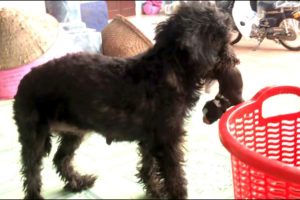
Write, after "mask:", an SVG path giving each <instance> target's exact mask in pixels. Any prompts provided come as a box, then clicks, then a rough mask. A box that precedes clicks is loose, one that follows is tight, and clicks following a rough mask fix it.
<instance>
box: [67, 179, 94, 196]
mask: <svg viewBox="0 0 300 200" xmlns="http://www.w3.org/2000/svg"><path fill="white" fill-rule="evenodd" d="M96 179H97V177H96V176H93V175H85V176H76V177H74V178H73V179H72V180H71V181H69V182H68V183H67V184H66V185H65V189H66V190H69V191H72V192H81V191H82V190H86V189H89V188H91V187H92V186H93V185H94V183H95V181H96Z"/></svg>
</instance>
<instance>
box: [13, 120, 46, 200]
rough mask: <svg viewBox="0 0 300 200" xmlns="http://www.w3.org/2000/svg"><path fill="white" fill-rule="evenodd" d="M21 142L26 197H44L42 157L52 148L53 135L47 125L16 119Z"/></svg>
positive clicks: (22, 171)
mask: <svg viewBox="0 0 300 200" xmlns="http://www.w3.org/2000/svg"><path fill="white" fill-rule="evenodd" d="M16 122H17V124H18V129H19V134H20V136H19V141H20V143H21V162H22V169H21V174H22V177H23V188H24V193H25V199H43V197H42V196H41V194H40V192H41V187H42V180H41V165H42V158H43V156H46V155H47V154H49V152H50V150H51V137H50V133H49V129H48V127H47V126H46V125H38V123H37V124H34V125H33V124H32V125H29V124H26V125H25V123H23V122H20V121H16Z"/></svg>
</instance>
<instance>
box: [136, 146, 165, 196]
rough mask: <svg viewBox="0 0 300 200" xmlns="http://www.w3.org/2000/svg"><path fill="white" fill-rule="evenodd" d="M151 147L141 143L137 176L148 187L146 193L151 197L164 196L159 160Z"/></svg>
mask: <svg viewBox="0 0 300 200" xmlns="http://www.w3.org/2000/svg"><path fill="white" fill-rule="evenodd" d="M150 151H151V149H150V148H149V146H147V144H145V143H143V142H140V143H139V154H140V157H141V160H140V163H139V168H138V171H139V173H138V174H137V177H138V178H139V179H140V183H143V184H144V186H145V189H146V195H147V197H149V198H162V197H163V195H164V190H163V189H164V188H163V186H164V185H163V183H162V182H161V181H162V179H161V177H160V174H159V169H158V166H157V161H156V159H155V157H154V156H153V154H152V153H151V152H150Z"/></svg>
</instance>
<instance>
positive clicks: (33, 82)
mask: <svg viewBox="0 0 300 200" xmlns="http://www.w3.org/2000/svg"><path fill="white" fill-rule="evenodd" d="M229 19H230V18H229V17H228V16H227V15H226V14H224V13H222V12H220V11H218V10H217V9H216V8H214V7H213V6H210V5H208V4H207V3H203V4H200V3H195V2H192V3H187V4H183V5H182V6H181V7H180V8H179V9H178V11H177V12H176V13H175V14H174V15H172V16H170V18H168V19H167V20H166V21H165V22H162V23H161V24H159V25H158V26H157V29H156V37H155V39H156V43H155V45H154V47H153V48H151V49H149V50H148V51H147V52H145V53H143V54H140V55H137V56H135V57H132V58H127V59H121V58H113V57H106V56H104V55H97V54H88V53H76V54H68V55H66V56H64V57H62V58H59V59H54V60H52V61H49V62H48V63H46V64H44V65H42V66H40V67H38V68H35V69H33V70H32V71H31V72H30V73H28V74H27V75H26V76H25V77H24V78H23V79H22V81H21V83H20V85H19V88H18V92H17V94H16V96H15V102H14V117H15V121H16V124H17V126H18V131H19V142H20V144H21V146H22V149H21V158H22V169H21V172H22V175H23V178H24V192H25V198H29V199H35V198H42V196H41V186H42V183H41V176H40V171H41V167H42V158H43V157H44V156H46V155H48V154H49V152H50V150H51V135H52V133H54V132H56V133H58V134H59V135H60V136H61V143H60V146H59V148H58V150H57V153H56V154H55V156H54V159H53V161H54V164H55V166H56V168H57V172H58V174H59V175H60V176H61V178H62V180H63V181H65V182H66V188H67V189H70V190H72V191H81V190H83V189H86V188H89V187H92V185H93V183H94V181H95V179H96V178H95V177H94V176H90V175H80V174H79V173H77V172H76V171H75V170H74V168H73V166H72V162H71V161H72V159H73V156H74V151H75V150H76V149H77V148H78V147H79V145H80V143H81V141H82V139H83V137H84V134H85V133H86V131H91V130H92V131H95V132H97V133H99V134H101V135H103V136H104V137H105V138H106V140H107V143H108V144H110V143H111V142H117V141H129V142H132V141H136V142H138V144H139V150H140V155H141V157H142V158H141V162H140V164H139V167H138V170H139V174H138V177H139V178H140V182H141V183H143V184H144V186H145V189H146V192H147V194H148V195H149V196H151V197H154V198H172V199H185V198H187V188H186V186H187V180H186V178H185V173H184V170H183V168H182V165H183V164H184V154H183V149H182V148H183V143H184V136H185V131H184V128H183V125H184V120H185V119H186V118H187V117H188V116H189V111H190V110H191V109H192V108H193V106H194V105H195V104H196V102H197V100H198V99H199V95H200V92H199V91H200V89H201V88H202V86H203V84H205V81H209V80H211V79H217V80H218V81H219V83H221V84H220V92H221V93H222V94H224V96H226V98H228V99H229V100H230V101H231V102H232V104H236V103H238V102H240V101H242V98H241V88H233V89H231V88H230V87H228V84H229V85H230V84H231V83H232V81H233V82H234V81H237V82H239V85H240V86H242V84H241V79H235V78H232V80H231V81H230V82H228V81H225V82H224V83H222V80H223V77H224V76H222V74H223V73H224V72H225V71H228V70H229V71H230V70H234V69H236V68H235V65H236V64H238V59H237V58H236V56H235V54H234V53H233V51H232V49H231V47H230V44H229V37H230V35H229V33H230V27H231V24H230V20H229ZM225 74H226V73H225ZM227 78H229V79H230V77H227ZM226 84H227V85H226ZM222 88H227V89H226V91H223V90H222ZM227 90H228V91H230V92H228V91H227Z"/></svg>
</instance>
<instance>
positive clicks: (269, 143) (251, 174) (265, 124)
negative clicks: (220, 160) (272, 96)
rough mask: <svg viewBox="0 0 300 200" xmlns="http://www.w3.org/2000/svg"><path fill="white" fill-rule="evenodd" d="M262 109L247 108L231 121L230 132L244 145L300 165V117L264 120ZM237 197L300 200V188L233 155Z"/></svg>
mask: <svg viewBox="0 0 300 200" xmlns="http://www.w3.org/2000/svg"><path fill="white" fill-rule="evenodd" d="M261 116H262V114H261V109H260V108H256V109H253V107H252V110H250V109H247V108H245V109H244V111H241V112H240V114H237V115H236V116H235V117H234V118H231V119H230V123H229V131H230V133H231V134H232V136H233V137H234V138H235V139H236V140H237V141H238V142H239V143H240V144H242V145H243V146H245V147H246V148H248V149H250V150H251V151H255V152H257V153H259V154H261V155H263V156H264V157H267V158H269V159H274V160H278V161H280V162H282V163H283V164H284V165H287V166H296V167H298V166H299V165H300V134H299V133H300V118H298V117H295V115H287V116H286V117H284V119H280V118H279V117H275V118H274V117H273V118H267V119H263V118H262V117H261ZM299 117H300V116H299ZM232 172H233V181H234V190H235V191H234V192H235V198H251V199H252V198H271V199H273V198H299V197H300V185H298V184H292V183H287V182H284V181H282V180H279V179H277V178H275V176H276V174H274V177H271V176H268V175H266V174H265V173H262V172H260V171H258V170H256V169H255V168H253V167H251V166H249V165H247V164H245V163H243V162H242V161H240V160H239V159H238V158H236V157H235V156H232Z"/></svg>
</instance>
